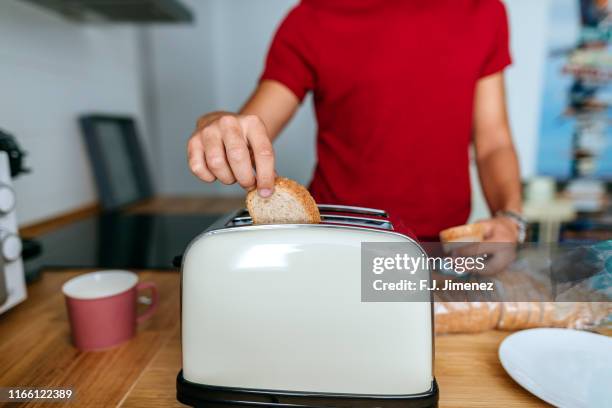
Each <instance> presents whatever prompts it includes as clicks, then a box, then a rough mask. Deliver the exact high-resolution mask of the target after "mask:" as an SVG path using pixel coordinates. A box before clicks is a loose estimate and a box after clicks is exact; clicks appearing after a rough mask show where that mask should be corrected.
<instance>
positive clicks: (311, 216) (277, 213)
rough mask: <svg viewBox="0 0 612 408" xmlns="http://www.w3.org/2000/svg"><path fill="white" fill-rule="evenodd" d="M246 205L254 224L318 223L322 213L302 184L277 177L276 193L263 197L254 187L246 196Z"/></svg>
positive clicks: (275, 183)
mask: <svg viewBox="0 0 612 408" xmlns="http://www.w3.org/2000/svg"><path fill="white" fill-rule="evenodd" d="M246 206H247V209H248V210H249V214H251V218H252V219H253V224H318V223H320V222H321V215H320V214H319V208H318V207H317V203H316V202H315V200H314V199H313V198H312V196H311V195H310V193H309V192H308V190H306V188H305V187H304V186H302V185H301V184H299V183H297V182H295V181H293V180H290V179H288V178H285V177H277V178H276V181H275V182H274V193H272V195H271V196H270V197H266V198H262V197H260V196H259V194H257V190H255V189H253V190H251V191H249V192H248V194H247V196H246Z"/></svg>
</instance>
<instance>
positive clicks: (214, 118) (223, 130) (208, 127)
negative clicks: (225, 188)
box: [187, 112, 275, 197]
mask: <svg viewBox="0 0 612 408" xmlns="http://www.w3.org/2000/svg"><path fill="white" fill-rule="evenodd" d="M187 157H188V161H189V168H190V169H191V171H192V172H193V174H195V175H196V176H197V177H199V178H200V179H202V180H204V181H206V182H209V183H212V182H213V181H215V180H219V181H220V182H222V183H223V184H233V183H235V182H238V184H240V185H241V186H242V187H243V188H245V189H252V188H253V187H255V186H256V187H257V190H258V192H259V195H260V196H262V197H269V196H270V195H271V194H272V190H273V188H274V176H275V173H274V150H273V148H272V142H271V141H270V138H269V137H268V131H267V129H266V126H265V125H264V123H263V121H262V120H261V119H260V118H259V117H258V116H256V115H236V114H232V113H225V112H224V113H213V114H210V115H206V116H204V117H202V118H201V119H200V120H199V121H198V128H197V129H196V131H195V132H194V133H193V135H192V136H191V138H190V139H189V143H188V144H187ZM253 169H255V171H253Z"/></svg>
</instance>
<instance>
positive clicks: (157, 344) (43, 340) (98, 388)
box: [0, 199, 545, 408]
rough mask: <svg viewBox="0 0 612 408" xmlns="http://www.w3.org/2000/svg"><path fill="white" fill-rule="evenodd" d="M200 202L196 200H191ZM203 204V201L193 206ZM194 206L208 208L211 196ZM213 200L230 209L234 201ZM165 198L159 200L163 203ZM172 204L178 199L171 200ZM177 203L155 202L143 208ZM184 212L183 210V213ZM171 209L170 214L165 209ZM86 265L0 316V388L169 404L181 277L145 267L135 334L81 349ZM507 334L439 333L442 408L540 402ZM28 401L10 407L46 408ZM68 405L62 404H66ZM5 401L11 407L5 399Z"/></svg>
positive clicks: (92, 403) (84, 399) (79, 399)
mask: <svg viewBox="0 0 612 408" xmlns="http://www.w3.org/2000/svg"><path fill="white" fill-rule="evenodd" d="M193 200H195V199H193ZM196 201H199V202H200V203H201V204H198V205H196V204H193V203H195V202H196ZM196 201H193V203H192V204H193V205H192V206H191V207H189V206H187V207H189V208H191V209H193V210H194V211H196V210H197V211H205V210H208V209H209V208H211V206H212V205H211V203H210V202H209V203H208V204H206V205H205V203H206V201H207V200H201V199H200V200H196ZM223 202H225V201H222V202H219V201H218V200H217V201H216V202H215V203H216V204H214V208H215V211H211V212H218V209H219V208H224V209H229V207H235V206H236V205H240V202H239V201H237V200H233V201H231V200H230V201H227V202H226V204H227V206H225V207H224V205H223V204H222V203H223ZM160 203H162V204H160ZM167 203H174V204H172V205H174V206H175V207H178V208H181V209H182V210H184V209H185V206H181V205H178V204H177V203H178V201H176V199H172V200H169V201H167ZM172 205H170V204H166V205H164V204H163V201H159V200H157V201H156V200H154V201H152V202H151V203H149V204H146V205H142V206H141V207H140V209H139V211H157V210H160V209H164V208H166V209H167V208H169V207H171V206H172ZM182 210H181V211H182ZM166 212H168V211H166ZM84 272H87V271H85V270H78V271H76V270H73V271H52V272H51V271H49V272H44V273H43V274H42V277H41V279H40V280H38V281H37V282H35V283H33V284H31V285H30V286H29V287H28V300H27V301H26V302H24V303H22V304H20V305H18V306H17V307H16V308H14V309H12V310H10V311H9V312H7V313H6V314H4V315H0V387H8V386H15V387H17V386H19V387H72V388H73V390H74V392H75V399H74V401H73V403H75V404H76V405H74V406H79V407H81V406H86V407H108V406H123V407H171V406H182V405H181V404H179V403H178V402H177V401H176V397H175V392H176V391H175V380H176V375H177V373H178V371H179V370H180V366H181V361H180V357H181V347H180V322H179V307H180V304H179V298H180V293H179V274H178V273H176V272H169V271H163V272H162V271H140V272H139V275H140V279H141V281H153V282H155V283H156V284H157V286H158V289H159V294H160V305H159V309H158V311H157V313H156V314H155V315H154V316H153V317H152V318H151V319H150V320H149V321H147V322H145V323H143V324H142V325H141V326H140V327H139V330H138V334H137V336H136V337H135V338H133V339H132V340H130V341H129V342H127V343H125V344H123V345H121V346H119V347H117V348H114V349H111V350H107V351H101V352H80V351H78V350H77V349H75V348H74V347H73V346H72V345H71V343H70V337H69V335H70V332H69V326H68V319H67V315H66V310H65V305H64V299H63V295H62V293H61V286H62V284H63V283H64V282H65V281H66V280H68V279H69V278H71V277H73V276H75V275H77V274H79V273H84ZM508 334H509V333H507V332H499V331H491V332H486V333H481V334H474V335H448V336H439V337H436V356H435V376H436V378H437V381H438V384H439V387H440V407H448V408H450V407H457V408H465V407H491V406H503V407H527V406H529V407H532V406H545V404H544V403H543V402H541V401H540V400H538V399H537V398H536V397H534V396H532V395H531V394H529V393H528V392H527V391H525V390H524V389H522V388H521V387H520V386H519V385H518V384H516V383H515V382H514V381H513V380H512V379H511V378H510V377H509V376H508V375H507V374H506V373H505V371H504V370H503V368H502V366H501V365H500V363H499V359H498V358H497V348H498V346H499V344H500V342H501V341H502V340H503V339H504V338H505V337H506V336H507V335H508ZM56 405H57V406H59V405H60V404H59V403H58V404H55V403H48V402H46V403H42V402H29V403H22V404H15V403H13V404H11V405H10V406H27V407H38V406H41V407H49V406H56ZM62 405H63V404H62ZM0 406H9V405H8V404H5V405H2V403H0Z"/></svg>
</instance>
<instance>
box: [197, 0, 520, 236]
mask: <svg viewBox="0 0 612 408" xmlns="http://www.w3.org/2000/svg"><path fill="white" fill-rule="evenodd" d="M509 64H510V55H509V50H508V27H507V18H506V13H505V9H504V6H503V4H502V3H501V2H500V1H499V0H410V1H404V0H360V1H354V0H303V1H302V2H301V3H299V4H298V5H297V6H296V7H295V8H294V9H293V10H291V12H290V13H289V14H288V15H287V17H286V18H285V20H284V21H283V22H282V24H281V25H280V27H279V29H278V31H277V33H276V35H275V37H274V40H273V42H272V45H271V47H270V50H269V54H268V57H267V60H266V67H265V70H264V72H263V74H262V76H261V81H260V83H259V85H258V87H257V89H256V90H255V91H254V93H253V94H252V96H251V97H250V99H249V100H248V101H247V103H246V104H245V105H244V107H243V108H242V109H241V110H240V111H239V112H238V113H230V112H212V113H209V114H206V115H204V116H203V117H201V118H200V119H199V120H198V124H197V129H196V131H195V133H194V134H193V135H192V137H191V139H190V140H189V143H188V160H189V166H190V168H191V170H192V172H193V173H194V174H195V175H196V176H198V177H199V178H200V179H202V180H204V181H206V182H213V181H215V180H219V181H221V182H222V183H224V184H231V183H235V182H237V183H239V184H240V185H241V186H242V187H244V188H246V189H250V188H253V187H256V188H257V190H258V192H259V194H260V195H261V196H262V197H266V196H269V195H270V194H271V193H272V188H273V180H274V175H275V171H274V152H273V148H272V143H271V142H272V141H273V140H274V139H275V138H276V137H277V136H278V134H279V133H280V131H281V130H282V129H283V127H284V126H285V125H286V124H287V122H288V121H289V120H290V119H291V117H292V116H293V114H294V113H295V111H296V110H297V108H298V106H299V105H300V103H301V101H302V99H303V98H304V96H305V95H306V94H307V93H308V92H312V93H313V96H314V105H315V110H316V118H317V122H318V138H317V157H318V161H317V165H316V169H315V172H314V176H313V180H312V182H311V184H310V190H311V192H312V194H313V196H314V198H315V199H316V200H317V201H318V202H321V203H333V204H347V205H357V206H368V207H377V208H383V209H385V210H387V211H388V212H389V214H390V216H391V219H392V220H393V221H394V223H395V224H396V225H400V226H401V227H402V228H406V229H410V230H411V231H413V232H414V233H415V234H416V235H417V236H418V237H419V238H420V239H423V240H428V239H436V238H437V235H438V232H439V231H440V230H442V229H444V228H447V227H450V226H454V225H459V224H463V223H465V222H466V220H467V218H468V216H469V213H470V198H471V194H470V181H469V169H468V166H469V157H468V154H469V152H468V149H469V145H470V143H471V142H473V143H474V146H475V159H476V162H477V165H478V169H479V174H480V181H481V184H482V187H483V190H484V193H485V197H486V199H487V202H488V205H489V208H490V210H491V213H492V214H496V215H495V216H494V217H493V218H491V219H490V220H486V221H484V222H483V224H484V225H485V230H486V239H487V240H488V241H495V242H502V241H504V242H516V241H517V240H518V238H519V235H520V234H519V233H520V222H518V221H517V219H518V217H517V214H518V213H520V211H521V192H520V180H519V171H518V161H517V157H516V153H515V150H514V147H513V144H512V138H511V134H510V130H509V126H508V119H507V115H506V104H505V94H504V78H503V70H504V68H505V67H506V66H508V65H509ZM253 168H255V174H254V173H253Z"/></svg>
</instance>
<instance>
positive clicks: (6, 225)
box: [0, 130, 27, 313]
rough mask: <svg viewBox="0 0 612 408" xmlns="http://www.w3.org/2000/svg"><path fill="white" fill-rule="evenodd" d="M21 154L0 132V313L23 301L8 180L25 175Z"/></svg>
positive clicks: (21, 270) (19, 245) (18, 245)
mask: <svg viewBox="0 0 612 408" xmlns="http://www.w3.org/2000/svg"><path fill="white" fill-rule="evenodd" d="M23 155H24V154H23V151H21V149H19V146H18V145H17V143H16V141H15V139H14V138H13V137H12V136H10V135H9V134H7V133H5V132H3V131H1V130H0V313H4V312H5V311H7V310H8V309H10V308H12V307H13V306H15V305H16V304H18V303H20V302H22V301H23V300H25V299H26V296H27V294H26V284H25V275H24V268H23V262H22V260H21V250H22V242H21V239H20V238H19V232H18V231H19V230H18V226H17V212H16V210H15V204H16V198H15V191H14V190H13V184H12V178H13V177H14V176H16V175H17V174H19V173H23V172H26V171H27V170H26V169H24V168H23Z"/></svg>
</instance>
